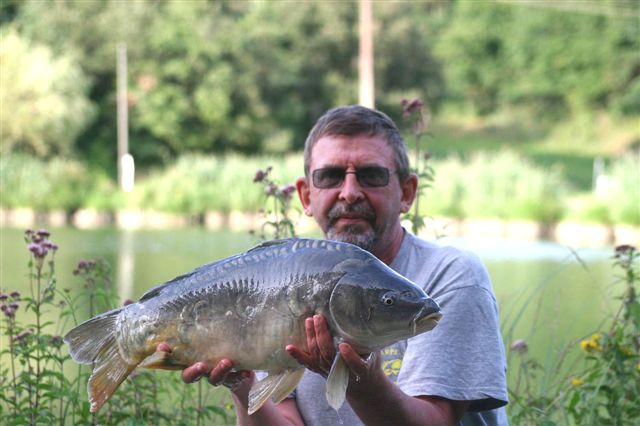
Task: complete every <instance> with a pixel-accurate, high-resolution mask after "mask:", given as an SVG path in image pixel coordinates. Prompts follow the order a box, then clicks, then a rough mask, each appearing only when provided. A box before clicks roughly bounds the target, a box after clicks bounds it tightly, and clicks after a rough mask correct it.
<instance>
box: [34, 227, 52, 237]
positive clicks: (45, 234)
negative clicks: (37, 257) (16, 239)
mask: <svg viewBox="0 0 640 426" xmlns="http://www.w3.org/2000/svg"><path fill="white" fill-rule="evenodd" d="M36 235H38V236H39V237H41V238H49V236H50V235H51V234H50V233H49V231H47V230H46V229H39V230H38V231H37V232H36Z"/></svg>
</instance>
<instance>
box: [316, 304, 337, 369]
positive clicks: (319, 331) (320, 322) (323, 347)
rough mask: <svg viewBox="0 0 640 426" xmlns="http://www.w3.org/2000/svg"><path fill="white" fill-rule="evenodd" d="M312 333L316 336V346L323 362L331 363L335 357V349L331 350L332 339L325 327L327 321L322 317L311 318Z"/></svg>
mask: <svg viewBox="0 0 640 426" xmlns="http://www.w3.org/2000/svg"><path fill="white" fill-rule="evenodd" d="M313 325H314V333H315V336H316V344H317V345H318V349H319V350H320V356H321V357H322V359H323V360H325V361H327V362H331V361H332V360H333V358H334V357H335V349H334V348H333V338H332V337H331V333H330V332H329V327H328V326H327V320H326V319H325V318H324V316H323V315H314V316H313Z"/></svg>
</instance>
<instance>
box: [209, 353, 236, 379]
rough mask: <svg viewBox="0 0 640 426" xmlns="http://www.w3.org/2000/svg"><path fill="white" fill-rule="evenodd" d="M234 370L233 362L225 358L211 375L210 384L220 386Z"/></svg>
mask: <svg viewBox="0 0 640 426" xmlns="http://www.w3.org/2000/svg"><path fill="white" fill-rule="evenodd" d="M232 368H233V362H232V361H231V360H229V359H226V358H223V359H221V360H220V362H218V364H217V365H216V366H215V367H214V368H213V370H211V373H209V383H211V384H212V385H216V386H217V385H219V384H221V383H223V382H224V381H225V379H226V378H227V375H228V374H229V372H230V371H231V369H232Z"/></svg>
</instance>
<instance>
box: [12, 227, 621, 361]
mask: <svg viewBox="0 0 640 426" xmlns="http://www.w3.org/2000/svg"><path fill="white" fill-rule="evenodd" d="M0 233H1V234H0V237H1V238H0V240H1V241H0V288H2V289H3V290H4V291H7V290H9V291H10V290H14V289H17V290H19V291H20V292H22V293H25V294H28V292H29V280H28V276H27V272H28V270H27V264H28V261H29V252H28V250H27V248H26V244H25V242H24V239H23V230H18V229H8V228H3V229H0ZM51 240H52V241H53V242H55V243H56V244H58V246H59V249H58V251H57V253H56V258H55V259H56V276H57V280H58V288H59V289H63V288H69V289H71V291H72V292H79V291H83V288H82V286H83V282H82V280H81V279H80V278H79V277H77V276H74V275H73V273H72V271H73V270H74V268H75V267H76V265H77V264H78V262H79V261H80V260H81V259H94V258H98V257H99V258H104V259H105V260H106V261H107V262H108V263H109V264H110V265H111V266H112V269H113V272H112V276H113V277H112V280H113V285H115V286H117V289H118V294H119V296H120V298H121V300H122V301H124V300H125V299H134V300H135V299H137V298H139V297H140V296H141V295H142V294H143V293H144V292H145V291H146V290H147V289H149V288H150V287H152V286H155V285H157V284H160V283H162V282H165V281H167V280H170V279H172V278H174V277H176V276H177V275H180V274H182V273H184V272H188V271H190V270H191V269H193V268H195V267H197V266H200V265H202V264H204V263H208V262H211V261H215V260H218V259H221V258H223V257H226V256H229V255H231V254H235V253H238V252H240V251H243V250H246V249H248V248H250V247H251V246H253V245H255V244H256V243H257V242H258V240H257V239H256V238H255V237H253V236H251V235H249V234H248V233H233V232H221V231H209V230H205V229H200V228H198V229H195V228H193V229H179V230H157V231H156V230H144V231H125V230H116V229H99V230H78V229H73V228H60V229H52V230H51ZM439 243H441V244H450V245H455V246H458V247H462V248H465V249H468V250H471V251H473V252H475V253H476V254H477V255H478V256H479V257H480V258H481V259H482V260H483V261H484V263H485V265H486V266H487V269H488V270H489V274H490V275H491V277H492V280H493V284H494V289H495V293H496V297H497V299H498V303H499V306H500V313H501V325H502V330H503V335H504V337H505V345H506V346H509V344H510V342H511V341H513V340H514V339H525V340H526V341H527V343H528V344H529V348H530V351H531V353H532V355H534V356H540V357H548V356H550V355H553V354H555V353H558V352H559V351H561V350H562V349H564V348H565V347H566V345H568V344H573V343H574V342H575V341H577V340H579V339H580V338H583V337H584V336H585V335H589V334H590V333H592V332H593V331H595V330H596V329H597V328H598V327H599V326H600V325H601V324H602V322H603V320H605V319H606V318H607V317H608V316H609V315H611V311H612V310H613V308H614V307H615V306H616V302H617V301H616V300H615V299H614V297H615V296H616V295H618V294H619V293H620V292H621V290H622V286H621V284H616V285H614V284H613V283H614V282H615V281H616V271H614V270H613V268H612V266H611V261H610V260H611V256H612V254H613V249H579V250H573V249H571V248H569V247H565V246H561V245H558V244H554V243H545V242H536V243H531V242H514V241H501V240H465V239H441V240H439ZM51 319H52V320H54V321H55V320H56V318H51ZM2 344H3V345H4V344H6V342H4V336H3V338H2Z"/></svg>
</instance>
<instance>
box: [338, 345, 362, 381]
mask: <svg viewBox="0 0 640 426" xmlns="http://www.w3.org/2000/svg"><path fill="white" fill-rule="evenodd" d="M338 350H339V351H340V355H341V356H342V359H343V360H344V362H345V364H347V367H348V368H349V370H351V372H352V373H353V374H355V375H357V376H360V377H364V376H365V375H366V374H367V373H368V372H369V367H370V366H369V364H368V363H367V361H366V360H365V359H362V357H361V356H360V355H359V354H358V352H356V350H355V349H353V346H351V345H350V344H348V343H340V345H338Z"/></svg>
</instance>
